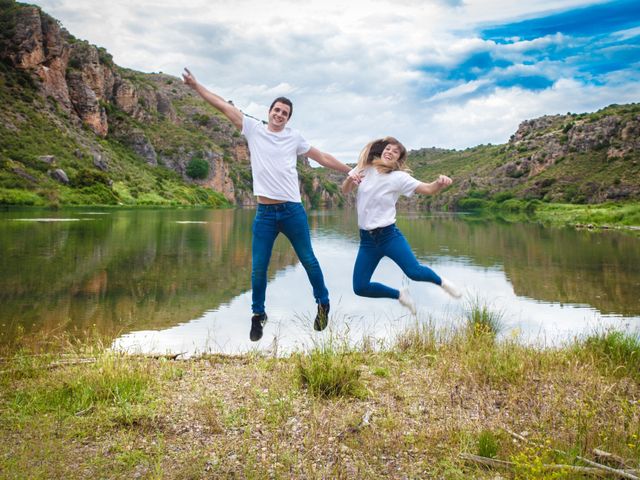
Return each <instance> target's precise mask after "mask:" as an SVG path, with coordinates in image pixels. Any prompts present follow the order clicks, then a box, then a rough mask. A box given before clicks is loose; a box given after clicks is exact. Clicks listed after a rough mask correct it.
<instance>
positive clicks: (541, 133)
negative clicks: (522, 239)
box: [408, 104, 640, 210]
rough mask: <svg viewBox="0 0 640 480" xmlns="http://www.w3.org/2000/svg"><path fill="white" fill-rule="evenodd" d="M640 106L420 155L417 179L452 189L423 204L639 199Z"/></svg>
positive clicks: (549, 121) (413, 159)
mask: <svg viewBox="0 0 640 480" xmlns="http://www.w3.org/2000/svg"><path fill="white" fill-rule="evenodd" d="M639 119H640V104H630V105H611V106H609V107H607V108H604V109H602V110H599V111H598V112H595V113H584V114H579V115H578V114H568V115H556V116H550V117H541V118H540V119H535V120H530V121H527V122H524V123H523V124H522V125H521V126H520V128H519V129H518V132H516V134H515V135H514V136H512V138H511V139H510V141H509V142H508V143H506V144H504V145H480V146H477V147H473V148H468V149H466V150H443V149H436V148H431V149H422V150H417V151H413V152H411V153H410V155H409V162H408V163H409V165H410V167H411V168H412V170H413V171H414V173H415V175H416V176H417V177H418V178H422V179H425V180H426V179H432V178H435V177H436V176H437V175H438V174H445V175H449V176H451V177H452V178H453V179H454V185H453V186H452V187H451V188H450V189H448V190H447V191H445V192H443V193H442V194H441V195H439V196H437V197H433V198H423V199H422V201H423V202H424V205H432V206H436V207H441V208H442V207H445V208H450V209H463V210H464V209H477V208H481V207H482V206H485V205H486V202H489V201H494V202H496V203H502V202H504V201H507V200H509V199H511V198H514V199H520V200H525V201H531V200H540V201H543V202H557V203H572V204H596V203H602V202H610V201H637V200H638V199H640V150H639V149H638V144H639V142H640V121H639Z"/></svg>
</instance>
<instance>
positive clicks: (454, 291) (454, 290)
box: [440, 278, 462, 298]
mask: <svg viewBox="0 0 640 480" xmlns="http://www.w3.org/2000/svg"><path fill="white" fill-rule="evenodd" d="M440 286H441V287H442V289H443V290H444V291H445V292H447V293H448V294H449V295H451V296H452V297H453V298H460V297H461V296H462V292H461V291H460V290H459V289H458V287H456V286H455V285H454V284H453V283H451V282H450V281H449V280H447V279H445V278H443V279H442V284H441V285H440Z"/></svg>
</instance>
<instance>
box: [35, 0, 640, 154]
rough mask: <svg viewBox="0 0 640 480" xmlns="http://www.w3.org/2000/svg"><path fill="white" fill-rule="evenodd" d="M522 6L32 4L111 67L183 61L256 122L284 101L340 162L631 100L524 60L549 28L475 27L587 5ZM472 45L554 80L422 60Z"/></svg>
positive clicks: (460, 140) (550, 65)
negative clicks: (377, 145)
mask: <svg viewBox="0 0 640 480" xmlns="http://www.w3.org/2000/svg"><path fill="white" fill-rule="evenodd" d="M530 3H532V2H511V1H508V0H465V1H464V2H462V1H459V0H432V1H418V0H402V1H397V0H376V1H371V2H367V3H366V5H364V6H363V4H362V2H338V1H337V0H326V1H319V0H307V1H299V0H278V1H274V2H262V1H259V0H215V1H207V0H184V1H183V2H181V3H180V4H177V3H175V2H174V1H173V0H172V1H168V0H163V1H158V0H154V1H151V0H139V1H138V2H136V3H135V4H133V5H131V4H130V3H129V2H128V0H127V1H125V0H111V1H110V2H104V1H101V2H97V1H96V0H84V1H83V2H77V1H72V0H37V1H36V4H38V5H40V6H41V7H42V8H43V9H44V10H45V11H46V12H47V13H49V14H51V15H52V16H54V17H56V18H58V19H59V20H60V21H61V22H62V24H63V25H64V26H65V27H67V29H68V30H69V31H70V32H71V33H72V34H74V35H75V36H76V37H78V38H82V39H86V40H88V41H90V42H91V43H94V44H97V45H99V46H102V47H105V48H106V49H107V50H108V51H109V52H110V53H111V54H112V55H113V57H114V61H115V62H116V63H117V64H118V65H121V66H124V67H127V68H133V69H136V70H141V71H145V72H152V71H163V72H165V73H169V74H173V75H176V76H179V75H180V73H181V72H182V68H183V67H185V66H188V67H189V68H190V69H191V70H192V71H193V73H194V74H195V75H196V76H197V77H198V79H199V81H201V82H202V83H203V84H204V85H206V86H207V87H208V88H210V89H211V90H213V91H214V92H216V93H218V94H220V95H221V96H223V97H225V98H229V99H232V100H233V101H234V103H235V104H236V105H237V106H239V107H240V108H242V109H243V110H244V111H246V112H247V113H250V114H252V115H254V116H257V117H263V118H264V117H265V116H266V109H267V107H268V105H269V104H270V102H271V100H272V99H273V98H274V97H276V96H278V95H287V96H289V97H291V98H292V100H293V102H294V116H293V118H292V122H291V123H292V126H293V127H294V128H298V129H300V130H301V131H302V133H303V134H304V135H305V137H307V139H308V140H309V141H310V142H311V143H312V144H313V145H314V146H316V147H318V148H321V149H326V150H327V151H329V152H330V153H332V154H334V155H336V156H338V158H340V159H342V160H343V161H355V159H356V157H357V154H358V152H359V151H360V148H361V147H362V145H364V144H365V143H366V142H367V141H368V140H370V139H371V138H374V137H377V136H383V135H394V136H396V137H398V138H399V139H400V140H402V141H404V142H405V143H406V145H407V146H408V147H409V148H421V147H429V146H441V147H455V148H463V147H468V146H473V145H477V144H480V143H488V142H492V143H503V142H505V141H507V140H508V138H509V136H510V135H511V134H512V133H513V132H514V131H515V129H516V128H517V125H518V123H520V122H521V121H522V120H524V119H527V118H532V117H535V116H539V115H543V114H547V113H557V112H566V111H569V110H571V111H576V112H580V111H588V110H594V109H597V108H600V107H603V106H605V105H606V104H608V103H625V102H629V101H636V100H637V99H638V93H639V92H638V87H637V86H635V85H637V84H638V82H636V83H635V84H632V83H629V82H628V81H626V82H625V79H624V73H622V74H620V73H618V74H611V75H609V77H608V78H609V80H610V82H611V83H606V82H605V83H603V84H602V85H600V86H598V87H596V86H585V85H582V84H580V83H579V82H576V81H574V80H572V76H573V71H572V70H563V68H564V67H563V66H562V65H561V64H559V62H550V61H547V62H544V61H543V62H540V63H536V64H535V65H531V66H524V65H522V62H523V59H524V54H525V53H526V52H527V51H529V50H532V49H533V50H535V49H539V50H544V49H546V48H551V47H553V46H554V45H559V44H562V43H563V42H565V41H566V39H565V38H563V37H562V36H561V35H560V36H558V35H550V36H547V37H543V38H540V39H536V40H531V41H521V42H517V43H514V44H509V45H498V44H496V43H495V42H493V41H487V40H483V39H482V38H480V37H479V36H478V34H477V31H478V30H480V29H481V28H482V25H488V24H496V23H499V22H501V21H512V20H514V19H522V18H527V17H531V16H535V15H537V14H539V13H541V12H553V11H558V10H561V9H566V8H568V7H573V6H584V5H588V4H592V3H595V2H594V1H590V0H541V1H539V2H533V3H535V5H531V4H530ZM482 52H488V53H491V54H492V55H494V56H495V57H496V58H503V59H508V60H509V61H511V62H514V63H516V65H514V66H512V67H509V68H510V69H511V72H509V71H506V70H503V71H502V73H505V72H506V73H508V74H511V73H514V72H520V73H522V72H524V73H526V74H535V73H537V72H540V74H541V75H547V76H549V77H550V78H552V79H553V80H554V81H555V83H554V85H553V88H550V89H546V90H540V91H527V90H522V89H520V88H516V87H514V88H510V89H505V88H498V89H496V88H494V87H492V86H491V83H490V82H491V81H492V78H493V77H492V75H493V74H492V73H487V76H486V78H485V77H480V78H478V79H475V80H471V81H450V80H447V79H446V78H444V79H442V78H440V77H442V75H439V74H436V73H429V72H428V70H427V69H424V68H423V67H424V66H429V67H431V68H439V69H443V71H444V72H445V73H446V70H447V69H450V68H454V67H455V66H456V65H457V64H459V62H461V61H464V59H465V58H468V57H469V56H470V55H472V54H474V53H482ZM494 73H495V72H494ZM621 76H622V78H620V77H621ZM445 77H446V75H445ZM636 80H637V79H636Z"/></svg>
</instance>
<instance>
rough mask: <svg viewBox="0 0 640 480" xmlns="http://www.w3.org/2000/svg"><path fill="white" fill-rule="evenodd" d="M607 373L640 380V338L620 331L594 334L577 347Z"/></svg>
mask: <svg viewBox="0 0 640 480" xmlns="http://www.w3.org/2000/svg"><path fill="white" fill-rule="evenodd" d="M577 349H578V351H579V352H582V354H583V355H587V356H589V357H590V358H591V360H592V361H593V362H594V363H596V364H597V365H599V366H600V367H601V368H602V369H603V370H604V371H605V372H607V373H609V374H611V375H614V376H620V377H625V376H629V377H631V378H634V379H636V380H640V336H638V335H633V334H629V333H624V332H619V331H615V330H612V331H606V332H600V333H594V334H592V335H589V336H588V337H586V338H585V339H584V340H582V341H581V342H580V343H579V344H578V347H577Z"/></svg>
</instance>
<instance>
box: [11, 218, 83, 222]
mask: <svg viewBox="0 0 640 480" xmlns="http://www.w3.org/2000/svg"><path fill="white" fill-rule="evenodd" d="M88 220H92V219H91V218H14V219H13V221H14V222H80V221H85V222H86V221H88Z"/></svg>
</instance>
